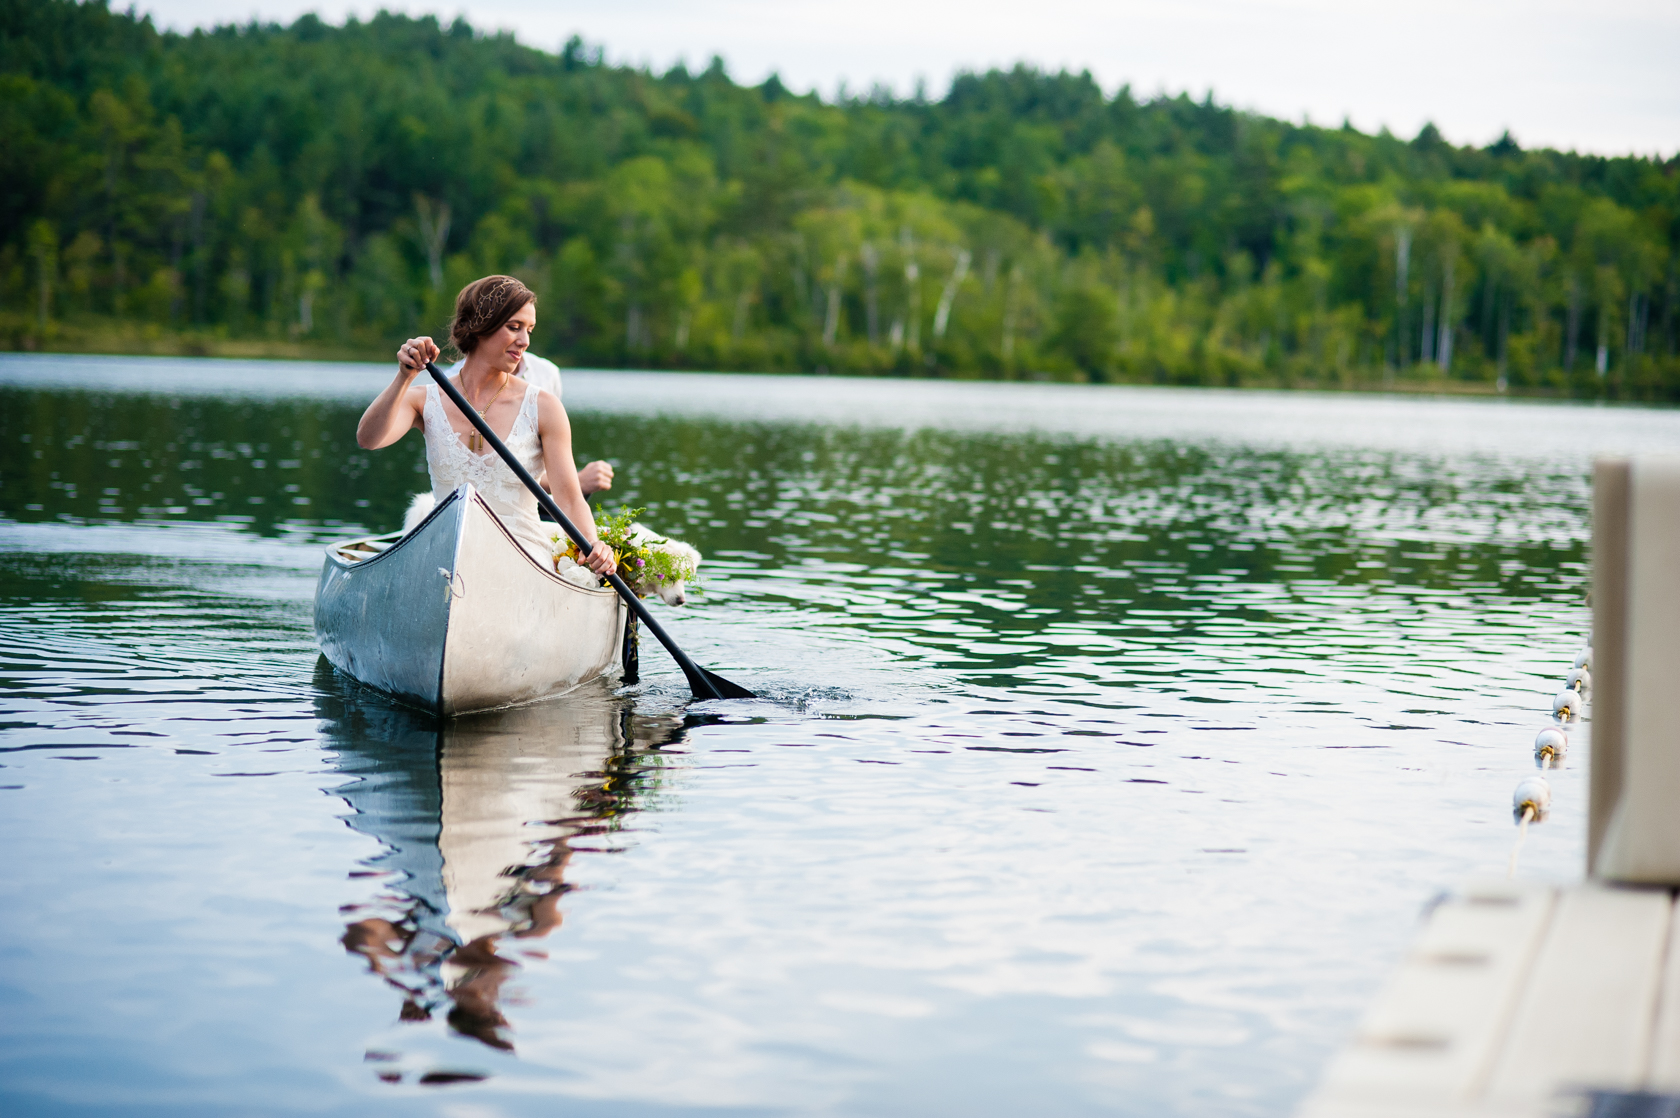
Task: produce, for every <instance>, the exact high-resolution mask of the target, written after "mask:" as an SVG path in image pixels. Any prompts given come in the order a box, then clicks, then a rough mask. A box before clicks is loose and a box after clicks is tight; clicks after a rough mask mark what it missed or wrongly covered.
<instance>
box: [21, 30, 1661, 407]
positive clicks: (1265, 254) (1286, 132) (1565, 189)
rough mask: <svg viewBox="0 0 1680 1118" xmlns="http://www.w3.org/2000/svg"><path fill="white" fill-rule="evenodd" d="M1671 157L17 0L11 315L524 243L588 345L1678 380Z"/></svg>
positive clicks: (447, 264) (342, 288)
mask: <svg viewBox="0 0 1680 1118" xmlns="http://www.w3.org/2000/svg"><path fill="white" fill-rule="evenodd" d="M1677 172H1680V158H1669V159H1667V160H1666V161H1665V160H1661V159H1653V158H1641V157H1631V156H1630V157H1624V158H1601V157H1596V156H1581V155H1575V154H1567V153H1560V152H1555V151H1525V150H1523V149H1521V148H1520V147H1519V145H1518V144H1517V143H1516V142H1514V141H1513V140H1512V139H1511V138H1510V137H1505V138H1504V139H1502V140H1500V141H1499V142H1498V143H1495V144H1494V145H1492V146H1491V147H1488V148H1485V149H1475V148H1465V147H1455V146H1453V145H1452V144H1450V143H1448V142H1446V141H1445V140H1444V139H1443V138H1442V137H1441V135H1440V134H1439V132H1438V131H1437V130H1436V129H1435V128H1433V127H1428V128H1425V129H1424V130H1423V132H1422V133H1421V134H1419V135H1418V136H1416V137H1415V138H1412V139H1402V138H1397V137H1394V136H1391V135H1389V134H1387V133H1386V132H1385V133H1382V134H1379V135H1376V136H1371V135H1365V134H1363V133H1360V132H1357V131H1355V130H1353V129H1351V128H1348V127H1343V128H1340V129H1337V128H1321V127H1313V126H1308V125H1295V124H1290V123H1287V122H1284V121H1278V120H1272V119H1268V118H1265V117H1260V116H1255V115H1252V114H1247V113H1242V112H1238V111H1236V110H1234V109H1231V108H1227V107H1224V106H1221V105H1218V104H1215V103H1213V102H1212V101H1211V100H1204V101H1200V102H1198V101H1194V100H1191V99H1189V98H1187V97H1183V96H1180V97H1173V98H1169V97H1160V98H1157V99H1154V100H1147V101H1145V100H1139V99H1137V98H1135V97H1134V96H1133V95H1132V94H1131V93H1130V91H1129V90H1126V89H1122V90H1120V91H1119V92H1118V93H1117V94H1115V95H1114V96H1105V95H1104V93H1103V91H1102V90H1101V89H1100V88H1099V87H1098V86H1097V84H1096V83H1095V82H1094V81H1093V80H1092V79H1091V77H1090V76H1089V75H1088V74H1079V75H1074V74H1067V73H1060V74H1045V73H1039V72H1036V71H1033V70H1030V69H1027V68H1024V67H1017V68H1016V69H1014V70H1012V71H1008V72H1002V71H993V72H989V73H985V74H965V75H962V76H960V77H958V78H957V79H956V80H955V81H954V82H953V84H952V86H951V88H950V90H949V92H948V93H947V94H946V95H945V97H944V98H943V99H941V100H938V101H932V100H926V99H923V98H912V99H908V100H905V99H896V98H894V97H893V96H891V95H890V94H888V93H885V92H883V91H875V92H872V93H870V94H868V95H864V96H845V97H842V98H840V99H839V100H838V101H837V102H836V103H832V104H831V103H825V102H823V101H822V100H820V99H819V98H817V97H815V96H809V95H807V96H794V95H792V94H791V93H789V92H788V91H787V90H786V89H785V88H783V87H782V85H781V84H780V82H778V81H777V80H776V79H774V78H772V79H770V80H769V81H767V82H766V83H764V84H762V85H759V86H753V87H748V86H741V85H737V84H736V83H735V82H733V81H732V80H731V79H730V78H729V76H728V75H727V73H726V72H725V71H724V68H723V66H722V65H721V64H720V63H718V62H716V61H714V62H713V63H712V65H711V66H710V67H708V68H707V69H705V70H704V71H702V72H698V73H695V72H691V71H688V70H685V69H683V68H681V67H678V68H675V69H673V70H671V71H669V72H667V73H664V74H660V75H655V74H651V73H648V72H645V71H640V70H635V69H630V68H624V67H614V66H609V65H606V64H604V63H603V62H602V60H601V56H600V53H599V52H598V51H594V50H590V49H588V48H586V47H585V46H584V45H583V44H582V43H580V42H578V41H576V40H573V41H572V42H570V43H569V44H567V45H566V47H565V48H564V50H562V51H561V52H560V53H559V54H549V53H544V52H542V51H538V50H534V49H531V48H529V47H525V46H521V45H519V44H518V43H517V42H515V41H514V40H513V39H512V38H511V37H508V36H505V35H497V36H486V35H482V34H480V33H478V32H475V31H474V30H473V29H472V28H471V27H470V26H468V25H467V24H465V23H464V22H461V21H459V20H457V21H456V22H455V23H453V24H451V25H448V26H443V25H440V24H439V23H438V22H437V21H435V20H433V19H430V18H427V19H411V18H408V17H403V16H393V15H388V14H381V15H379V16H377V17H375V18H374V19H373V20H371V21H370V22H366V23H359V22H355V21H352V22H350V23H348V24H346V25H345V26H343V27H333V26H329V25H327V24H324V23H322V22H321V21H320V20H319V19H317V18H315V17H313V16H305V17H303V18H302V19H300V20H298V21H297V22H296V23H294V24H292V25H291V26H290V27H279V26H273V25H256V24H253V25H249V26H245V27H222V28H217V29H216V30H214V31H208V32H195V33H193V34H190V35H184V36H183V35H176V34H164V33H160V32H158V31H157V30H156V29H154V28H153V27H152V25H151V24H150V22H149V21H148V20H143V19H136V18H134V17H133V16H132V15H126V14H118V13H113V12H110V11H109V10H108V9H107V8H106V7H105V6H104V4H103V3H86V4H77V3H73V2H71V0H0V345H9V346H11V347H13V348H29V347H54V346H57V347H63V346H67V345H76V344H80V345H83V346H93V345H99V344H101V343H100V342H99V339H100V338H101V337H121V338H127V339H130V340H132V339H136V338H138V339H141V340H142V341H146V340H147V339H150V340H152V341H156V342H157V343H158V344H160V345H172V346H176V347H186V348H188V349H193V348H195V347H196V349H197V351H200V352H226V351H228V349H229V347H231V346H235V345H238V344H244V345H246V346H247V347H249V346H253V345H256V346H266V347H268V351H270V352H279V351H282V350H283V349H284V347H286V346H297V347H305V348H310V347H312V348H313V349H314V351H316V352H326V351H331V350H336V351H339V352H347V353H348V352H356V353H363V354H372V355H379V356H385V355H387V354H388V352H389V351H390V350H391V349H392V348H393V347H394V345H395V342H396V341H397V340H398V339H400V338H401V337H404V336H406V335H408V334H410V333H414V332H419V331H427V332H432V333H439V332H441V330H442V327H443V323H444V322H445V320H446V318H447V315H448V310H449V306H450V303H451V299H452V296H453V293H454V292H455V291H456V290H457V289H458V288H459V287H460V285H461V284H462V283H464V282H465V281H467V280H468V279H471V278H473V277H475V276H478V275H481V274H484V273H487V272H491V271H509V272H513V273H516V274H518V275H520V276H522V277H523V278H525V279H526V280H527V282H529V283H531V285H532V286H533V287H534V288H536V289H537V290H538V292H539V293H540V295H541V304H540V324H539V334H538V339H537V348H538V350H539V352H544V353H546V354H548V355H550V356H552V357H554V358H555V359H557V360H560V361H563V362H570V363H579V364H590V365H603V366H624V365H628V366H641V367H665V368H712V369H718V368H722V369H764V370H806V371H809V370H822V369H826V370H829V371H833V372H870V373H889V372H891V373H899V374H915V375H939V376H955V377H974V376H980V377H1029V376H1039V377H1042V376H1050V377H1057V378H1067V379H1090V380H1098V381H1100V380H1110V381H1143V382H1156V383H1190V384H1285V385H1323V386H1335V385H1377V384H1395V385H1433V386H1437V387H1447V386H1453V385H1462V386H1487V387H1492V386H1495V385H1497V386H1500V387H1502V388H1503V387H1506V386H1509V387H1510V388H1512V389H1515V390H1530V391H1550V392H1555V393H1567V394H1572V395H1579V396H1607V397H1618V398H1625V399H1645V400H1657V399H1661V400H1680V357H1677V356H1676V342H1677V337H1676V333H1677V327H1680V323H1677V322H1676V311H1677V309H1680V252H1677V251H1676V248H1677V244H1680V176H1677ZM147 344H150V343H149V342H148V343H147Z"/></svg>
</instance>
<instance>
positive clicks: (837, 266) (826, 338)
mask: <svg viewBox="0 0 1680 1118" xmlns="http://www.w3.org/2000/svg"><path fill="white" fill-rule="evenodd" d="M845 282H846V254H845V253H841V254H840V257H839V259H837V260H835V262H834V279H833V282H831V283H830V284H829V285H828V313H827V314H826V315H825V316H824V317H823V346H824V347H826V348H828V349H833V348H834V339H835V337H836V336H837V335H838V334H839V333H840V286H841V284H843V283H845Z"/></svg>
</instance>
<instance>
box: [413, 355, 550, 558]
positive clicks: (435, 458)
mask: <svg viewBox="0 0 1680 1118" xmlns="http://www.w3.org/2000/svg"><path fill="white" fill-rule="evenodd" d="M425 424H426V469H427V471H428V472H429V473H430V474H431V476H432V496H433V497H434V498H436V499H437V500H439V501H442V500H443V499H444V498H445V497H447V496H449V495H450V494H451V493H453V492H455V490H457V489H459V488H460V487H461V485H462V484H463V483H465V482H469V481H470V482H472V483H473V485H474V487H476V488H477V489H478V491H479V493H481V494H483V496H484V499H485V501H486V502H487V503H488V504H489V505H490V507H491V509H493V510H494V511H495V513H496V515H497V516H499V517H501V518H502V520H503V522H504V523H506V524H507V526H508V528H509V529H511V530H513V531H514V532H515V534H522V533H520V532H519V529H520V528H524V527H530V528H531V529H532V530H536V531H540V529H537V528H536V525H537V524H539V523H540V522H539V521H538V519H537V499H536V498H535V497H533V496H532V495H531V493H530V491H529V490H527V489H526V488H525V486H524V485H523V484H522V483H521V482H520V480H519V479H518V478H517V477H515V476H514V474H513V471H512V470H510V469H508V468H507V465H506V464H505V463H504V462H503V461H502V460H501V458H499V457H497V455H496V452H495V451H494V450H491V449H489V448H486V449H485V452H484V453H483V454H474V453H473V452H472V451H470V450H468V449H467V444H466V443H464V442H462V441H461V436H460V435H458V434H456V433H455V429H454V428H453V427H451V426H450V425H449V416H448V414H447V413H445V411H444V410H443V395H442V393H440V392H439V391H438V386H437V385H435V384H428V385H427V386H426V411H425ZM502 441H503V442H504V443H506V444H507V448H508V449H509V450H511V451H513V456H514V457H515V458H517V459H519V463H520V465H522V466H524V467H525V468H526V469H527V470H529V471H530V472H531V476H533V477H540V476H541V474H542V470H543V461H542V439H541V438H540V437H539V436H538V434H537V390H536V389H535V388H533V387H531V386H530V385H529V384H527V385H526V386H525V398H524V399H523V400H522V401H520V404H519V415H518V417H517V418H515V419H514V421H513V429H512V430H510V431H509V432H508V435H507V438H505V439H503V440H502ZM527 522H528V524H527Z"/></svg>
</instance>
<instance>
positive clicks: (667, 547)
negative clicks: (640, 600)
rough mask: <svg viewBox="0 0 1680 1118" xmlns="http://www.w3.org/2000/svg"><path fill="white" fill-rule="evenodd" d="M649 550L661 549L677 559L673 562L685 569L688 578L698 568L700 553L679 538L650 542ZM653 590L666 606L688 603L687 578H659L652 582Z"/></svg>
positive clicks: (692, 575)
mask: <svg viewBox="0 0 1680 1118" xmlns="http://www.w3.org/2000/svg"><path fill="white" fill-rule="evenodd" d="M650 549H651V550H656V551H663V552H666V553H667V554H669V555H670V556H671V557H672V558H673V559H676V560H677V563H675V564H674V566H676V567H677V568H679V569H686V570H687V571H688V572H690V573H689V576H688V577H689V578H693V577H694V572H697V571H698V570H699V569H700V553H699V552H698V551H696V550H695V549H694V548H692V547H690V546H689V545H688V544H686V543H683V542H682V541H680V540H660V541H659V542H658V543H655V544H652V545H651V547H650ZM653 592H654V593H655V594H658V595H659V600H660V601H662V602H664V603H665V604H666V605H668V606H685V605H687V604H688V579H686V578H682V579H659V580H656V581H654V582H653Z"/></svg>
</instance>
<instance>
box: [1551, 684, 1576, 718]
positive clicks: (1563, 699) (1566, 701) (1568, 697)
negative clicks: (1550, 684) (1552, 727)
mask: <svg viewBox="0 0 1680 1118" xmlns="http://www.w3.org/2000/svg"><path fill="white" fill-rule="evenodd" d="M1552 717H1553V718H1555V719H1557V720H1558V723H1559V724H1560V725H1563V726H1567V725H1569V724H1570V723H1571V722H1573V721H1575V720H1577V719H1579V718H1580V717H1581V696H1580V695H1578V694H1576V693H1575V692H1574V691H1571V690H1568V689H1567V688H1566V689H1564V690H1562V691H1559V692H1558V693H1557V694H1556V695H1553V696H1552Z"/></svg>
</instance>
